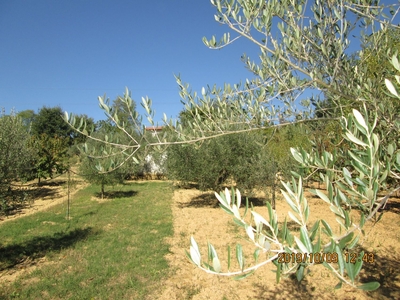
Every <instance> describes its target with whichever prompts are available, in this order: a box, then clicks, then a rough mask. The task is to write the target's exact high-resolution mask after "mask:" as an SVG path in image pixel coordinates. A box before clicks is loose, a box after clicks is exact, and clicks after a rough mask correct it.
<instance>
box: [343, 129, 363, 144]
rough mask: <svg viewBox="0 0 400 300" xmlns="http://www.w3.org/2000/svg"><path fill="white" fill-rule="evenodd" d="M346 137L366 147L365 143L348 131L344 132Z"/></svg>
mask: <svg viewBox="0 0 400 300" xmlns="http://www.w3.org/2000/svg"><path fill="white" fill-rule="evenodd" d="M346 137H347V138H348V139H349V140H350V141H351V142H353V143H355V144H357V145H360V146H363V147H368V145H367V144H366V143H364V142H363V141H361V140H360V139H358V138H356V137H355V136H354V135H353V134H352V133H351V132H350V131H348V132H346Z"/></svg>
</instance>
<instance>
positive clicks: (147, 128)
mask: <svg viewBox="0 0 400 300" xmlns="http://www.w3.org/2000/svg"><path fill="white" fill-rule="evenodd" d="M163 129H164V126H147V127H146V130H147V131H161V130H163Z"/></svg>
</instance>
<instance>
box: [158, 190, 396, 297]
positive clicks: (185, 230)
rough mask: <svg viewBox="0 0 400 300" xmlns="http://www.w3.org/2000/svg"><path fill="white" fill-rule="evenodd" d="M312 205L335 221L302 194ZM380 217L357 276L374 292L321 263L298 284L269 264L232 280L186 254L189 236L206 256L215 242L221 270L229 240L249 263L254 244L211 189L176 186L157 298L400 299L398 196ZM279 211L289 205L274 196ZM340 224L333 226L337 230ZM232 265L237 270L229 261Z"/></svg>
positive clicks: (369, 230) (317, 215) (365, 242)
mask: <svg viewBox="0 0 400 300" xmlns="http://www.w3.org/2000/svg"><path fill="white" fill-rule="evenodd" d="M306 198H307V200H308V201H309V204H310V211H311V213H310V219H311V223H312V224H313V223H314V222H315V220H317V219H325V220H327V221H328V222H329V223H330V224H331V225H334V224H337V223H336V222H335V218H334V217H333V213H332V212H331V211H330V210H329V207H328V205H327V204H326V203H325V202H323V201H322V200H320V199H318V198H315V197H313V196H312V195H311V194H310V193H306ZM253 204H254V206H255V210H256V211H257V212H258V213H260V214H261V215H263V216H268V212H267V209H266V207H265V206H264V205H263V203H260V201H258V202H257V201H254V203H253ZM386 208H387V210H386V211H384V215H383V217H382V219H381V220H380V221H379V222H378V223H376V224H375V225H374V226H372V224H369V225H368V226H367V225H366V226H365V227H364V228H365V233H366V235H365V236H364V238H363V239H362V241H361V246H362V249H363V250H364V251H365V252H370V253H373V254H374V258H375V261H374V263H365V264H364V266H363V269H364V270H363V271H362V274H361V276H360V277H361V278H360V279H361V281H364V282H369V281H379V282H380V284H381V287H380V288H379V289H378V290H377V291H375V292H364V291H361V290H357V289H354V288H352V287H349V286H346V285H343V287H342V288H341V289H338V290H336V289H334V287H335V285H336V284H337V283H338V282H339V280H337V279H336V278H335V277H334V276H333V275H332V274H331V273H330V272H329V271H327V270H326V269H325V268H324V267H323V266H322V265H314V266H312V267H310V268H309V269H310V270H309V271H310V273H309V274H308V275H307V276H306V277H305V279H304V280H303V281H301V282H300V283H299V282H297V279H295V278H287V279H281V282H280V283H279V284H277V283H276V275H275V273H273V271H274V270H276V268H275V266H274V265H273V264H269V265H266V266H263V267H261V268H259V269H258V270H257V271H256V272H255V273H254V274H253V275H251V276H249V277H247V278H246V279H243V280H240V281H236V280H233V279H232V278H230V277H222V276H217V275H212V274H208V273H206V272H204V271H202V270H200V269H199V268H197V267H196V266H195V265H194V264H192V263H191V262H190V261H189V260H188V258H187V257H186V255H185V252H184V251H185V250H187V251H189V248H190V236H193V237H194V238H195V240H196V241H197V243H198V245H199V247H200V251H201V254H202V258H203V259H204V258H205V259H206V257H207V242H210V243H211V244H213V245H214V247H215V249H216V250H217V253H218V256H219V258H220V260H221V264H222V271H226V270H227V263H226V262H227V245H230V248H231V251H232V253H231V257H232V258H233V259H232V261H234V260H235V261H236V259H235V254H234V249H235V247H236V244H237V243H240V244H241V245H242V246H243V249H244V253H247V254H248V256H247V260H246V261H247V262H248V264H249V265H250V264H252V263H254V260H253V258H252V253H253V252H254V247H253V246H252V244H251V243H249V242H248V239H246V235H245V234H244V230H243V229H242V228H240V227H238V226H236V225H235V224H234V223H233V219H232V216H229V215H228V214H226V213H225V212H224V211H223V210H222V209H221V208H219V206H218V201H217V200H216V197H215V196H214V195H213V193H202V192H199V191H197V190H195V189H189V190H183V189H178V190H176V191H175V194H174V201H173V206H172V210H173V216H174V236H173V237H172V238H170V239H169V240H168V242H169V243H170V245H171V248H170V251H171V254H169V255H168V256H167V259H168V262H169V264H170V266H171V268H172V270H173V271H172V272H173V274H172V275H171V276H170V277H169V278H168V280H166V281H165V282H164V283H163V289H162V290H161V291H160V293H159V294H158V295H157V297H156V298H155V299H312V298H314V299H333V298H336V299H400V274H399V271H398V270H399V269H400V232H399V230H398V228H399V226H400V198H391V199H390V201H389V204H388V206H387V207H386ZM276 210H277V215H278V218H279V220H281V221H282V220H284V218H285V216H286V215H287V212H288V211H289V210H290V208H289V206H288V205H287V204H286V202H285V201H284V200H283V199H280V200H278V201H277V206H276ZM290 224H291V225H295V223H290ZM338 228H339V225H338V226H337V228H336V230H338ZM231 269H234V271H236V270H239V268H238V266H237V265H234V264H233V263H232V265H231Z"/></svg>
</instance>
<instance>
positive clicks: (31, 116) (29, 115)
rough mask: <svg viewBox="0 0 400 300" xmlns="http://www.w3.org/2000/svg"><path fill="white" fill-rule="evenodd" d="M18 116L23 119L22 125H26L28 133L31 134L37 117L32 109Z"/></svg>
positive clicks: (21, 112)
mask: <svg viewBox="0 0 400 300" xmlns="http://www.w3.org/2000/svg"><path fill="white" fill-rule="evenodd" d="M17 116H18V117H20V118H21V121H22V124H23V125H24V128H25V129H26V131H28V132H31V126H32V123H33V122H34V120H35V117H36V114H35V112H34V111H33V110H32V109H27V110H23V111H20V112H19V113H18V114H17Z"/></svg>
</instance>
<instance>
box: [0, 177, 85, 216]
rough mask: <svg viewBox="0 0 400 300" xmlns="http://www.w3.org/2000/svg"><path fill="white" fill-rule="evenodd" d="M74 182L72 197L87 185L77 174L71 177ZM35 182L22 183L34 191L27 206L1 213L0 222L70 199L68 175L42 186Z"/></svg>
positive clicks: (71, 191) (27, 214)
mask: <svg viewBox="0 0 400 300" xmlns="http://www.w3.org/2000/svg"><path fill="white" fill-rule="evenodd" d="M71 181H72V184H71V186H70V190H69V193H70V195H69V196H70V198H72V197H73V195H74V194H75V193H76V192H77V191H79V190H81V189H83V188H84V187H85V186H87V183H85V182H84V181H82V180H81V179H79V178H78V177H77V176H72V177H71ZM35 185H36V183H35V182H29V183H27V184H24V185H21V187H22V189H25V190H27V191H28V192H29V191H31V192H32V191H34V193H31V196H30V198H29V201H28V203H27V205H26V206H24V207H23V208H21V209H19V210H18V211H14V212H12V213H11V214H10V215H8V216H2V215H0V224H1V223H4V222H7V221H11V220H14V219H18V218H21V217H25V216H29V215H31V214H34V213H36V212H38V211H42V210H46V209H48V208H50V207H52V206H54V205H57V204H60V203H63V202H65V203H66V202H67V199H68V188H67V177H66V175H62V176H60V177H57V178H56V179H52V180H50V181H47V182H44V183H43V184H42V186H41V187H40V188H36V187H34V186H35Z"/></svg>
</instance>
